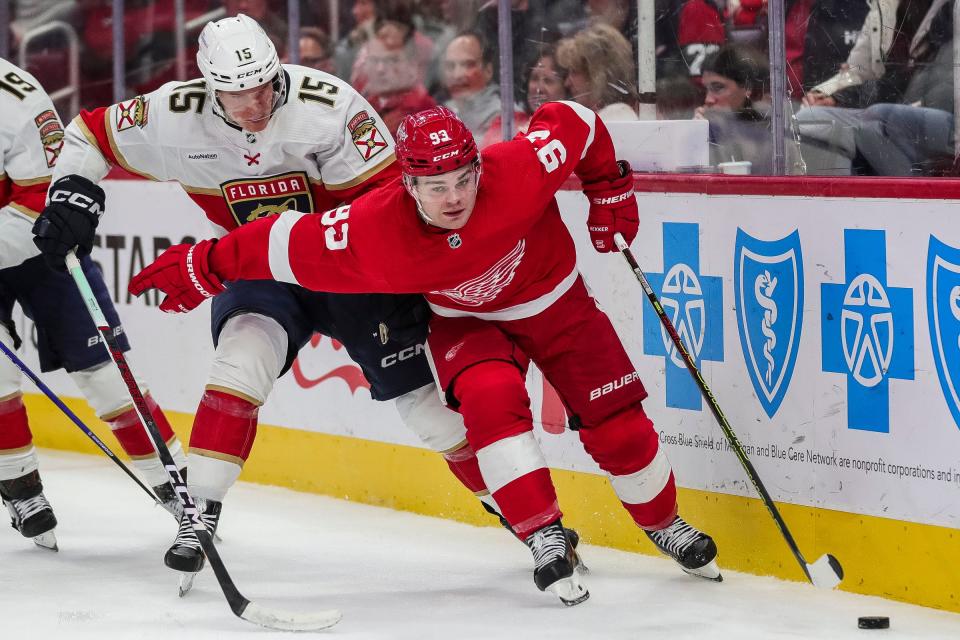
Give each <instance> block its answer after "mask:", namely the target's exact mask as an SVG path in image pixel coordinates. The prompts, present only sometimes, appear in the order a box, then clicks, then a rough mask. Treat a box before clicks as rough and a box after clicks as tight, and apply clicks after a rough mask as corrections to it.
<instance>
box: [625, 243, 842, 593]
mask: <svg viewBox="0 0 960 640" xmlns="http://www.w3.org/2000/svg"><path fill="white" fill-rule="evenodd" d="M613 240H614V242H616V244H617V248H618V249H619V250H620V253H621V254H623V257H624V259H625V260H626V261H627V264H628V265H629V266H630V270H631V271H633V275H634V276H636V278H637V281H638V282H639V283H640V286H641V287H642V288H643V291H644V293H645V294H646V296H647V300H649V301H650V304H651V305H652V306H653V310H654V311H655V312H656V313H657V317H658V318H659V319H660V324H662V325H663V327H664V329H666V331H667V334H668V335H669V336H670V339H671V340H672V341H673V344H674V346H675V347H676V349H677V352H678V353H679V354H680V356H681V357H682V359H683V361H684V363H685V364H686V366H687V370H688V371H689V372H690V375H691V376H693V379H694V382H696V383H697V386H698V387H700V393H701V394H702V395H703V397H704V399H705V400H706V401H707V405H708V406H709V407H710V411H711V412H712V413H713V417H714V418H716V420H717V424H719V425H720V430H721V431H723V435H724V436H726V438H727V441H728V442H729V443H730V447H731V448H732V449H733V452H734V453H735V454H736V456H737V459H738V460H739V461H740V465H741V466H742V467H743V470H744V471H745V472H746V474H747V478H748V479H749V480H750V482H751V483H752V484H753V487H754V488H755V489H756V490H757V493H758V494H759V495H760V500H761V501H762V502H763V504H764V506H765V507H766V508H767V511H768V512H769V513H770V517H772V518H773V521H774V523H776V525H777V528H778V529H779V530H780V534H781V535H782V536H783V539H784V541H785V542H786V543H787V546H788V547H790V551H791V552H792V553H793V557H794V558H796V560H797V563H798V564H799V565H800V568H801V569H802V570H803V573H804V575H806V576H807V579H808V580H809V581H810V582H811V583H812V584H813V586H815V587H821V588H824V589H833V588H834V587H836V586H837V585H838V584H840V581H841V580H843V567H841V566H840V562H839V561H838V560H837V559H836V558H835V557H834V556H832V555H830V554H826V555H824V556H821V557H820V558H818V559H817V561H816V562H814V563H813V564H810V563H809V562H807V560H806V558H805V557H804V556H803V553H802V552H801V551H800V547H799V546H798V545H797V541H796V540H795V539H794V537H793V534H792V533H790V528H789V527H788V526H787V523H786V522H785V521H784V519H783V516H781V515H780V510H779V509H777V505H776V504H775V503H774V502H773V498H772V497H770V493H769V492H768V491H767V488H766V487H765V486H764V484H763V481H761V480H760V475H759V474H758V473H757V470H756V469H755V468H754V467H753V463H752V462H750V458H749V456H747V453H746V451H745V450H744V448H743V445H742V444H740V439H739V438H737V434H736V433H734V431H733V427H731V426H730V423H729V422H728V421H727V417H726V416H725V415H724V413H723V411H722V410H721V409H720V403H719V402H717V398H716V396H714V395H713V392H712V391H711V390H710V387H708V386H707V383H706V381H705V380H704V379H703V376H702V375H701V374H700V370H699V369H698V368H697V365H696V363H695V362H694V361H693V357H692V356H691V355H690V352H689V351H687V349H686V347H684V346H683V341H682V340H681V339H680V335H679V334H678V333H677V329H676V327H674V326H673V322H671V320H670V318H669V317H668V316H667V314H666V312H665V311H664V310H663V306H662V305H661V304H660V301H659V300H658V299H657V294H656V293H654V291H653V287H651V286H650V282H649V281H648V280H647V276H646V274H644V273H643V269H641V268H640V264H639V263H638V262H637V259H636V258H635V257H634V256H633V252H632V251H630V245H628V244H627V241H626V240H625V239H624V237H623V235H622V234H620V233H615V234H613Z"/></svg>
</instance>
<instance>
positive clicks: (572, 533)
mask: <svg viewBox="0 0 960 640" xmlns="http://www.w3.org/2000/svg"><path fill="white" fill-rule="evenodd" d="M480 504H481V505H482V506H483V508H484V509H486V510H487V513H490V514H491V515H495V516H497V518H498V519H499V520H500V526H502V527H503V528H504V529H506V530H507V531H509V532H510V533H512V534H513V535H514V536H515V537H516V538H517V540H520V541H521V542H523V540H522V539H521V538H520V537H519V536H517V534H516V532H515V531H514V530H513V527H511V526H510V523H509V522H507V519H506V518H504V517H503V516H502V515H500V512H499V511H497V510H496V509H494V508H493V507H491V506H490V505H488V504H487V503H486V502H482V501H481V502H480ZM563 532H564V533H565V534H567V540H569V541H570V546H572V547H573V548H574V553H576V548H577V545H578V544H580V534H579V533H577V530H576V529H568V528H567V527H564V528H563ZM577 563H578V564H577V571H579V572H580V573H589V572H590V569H589V568H588V567H587V565H586V564H584V562H583V560H582V559H581V558H580V556H579V554H577Z"/></svg>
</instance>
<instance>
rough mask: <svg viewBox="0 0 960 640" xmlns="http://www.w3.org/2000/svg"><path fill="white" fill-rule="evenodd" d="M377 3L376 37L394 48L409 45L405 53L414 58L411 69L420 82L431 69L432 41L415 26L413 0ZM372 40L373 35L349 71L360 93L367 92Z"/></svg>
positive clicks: (381, 0) (390, 47) (393, 0)
mask: <svg viewBox="0 0 960 640" xmlns="http://www.w3.org/2000/svg"><path fill="white" fill-rule="evenodd" d="M375 7H376V17H375V18H374V20H373V36H374V38H379V39H380V41H381V43H382V44H383V43H385V44H386V45H387V47H388V48H389V49H390V50H391V51H394V50H396V49H399V48H405V49H407V51H406V52H405V55H406V58H407V59H408V60H410V61H411V62H412V66H411V69H412V70H414V71H415V72H416V74H417V82H418V83H423V82H424V81H425V79H426V76H427V72H428V69H429V68H430V66H431V65H432V64H433V55H434V51H433V41H431V40H430V38H428V37H426V36H425V35H423V34H422V33H419V32H418V31H417V30H416V27H415V26H414V22H413V5H412V3H411V1H410V0H377V1H376V4H375ZM372 41H373V39H371V40H368V41H367V43H366V44H364V46H363V47H361V49H360V52H359V53H358V54H357V59H356V60H355V61H354V64H353V71H352V73H351V75H350V84H352V85H353V87H354V88H355V89H356V90H357V91H360V92H361V93H363V92H364V90H365V86H366V83H367V78H366V76H365V75H364V73H365V69H366V63H365V58H366V56H367V55H368V53H367V45H368V44H369V43H370V42H372Z"/></svg>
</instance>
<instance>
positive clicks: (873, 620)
mask: <svg viewBox="0 0 960 640" xmlns="http://www.w3.org/2000/svg"><path fill="white" fill-rule="evenodd" d="M857 628H858V629H889V628H890V618H888V617H887V616H861V617H859V618H857Z"/></svg>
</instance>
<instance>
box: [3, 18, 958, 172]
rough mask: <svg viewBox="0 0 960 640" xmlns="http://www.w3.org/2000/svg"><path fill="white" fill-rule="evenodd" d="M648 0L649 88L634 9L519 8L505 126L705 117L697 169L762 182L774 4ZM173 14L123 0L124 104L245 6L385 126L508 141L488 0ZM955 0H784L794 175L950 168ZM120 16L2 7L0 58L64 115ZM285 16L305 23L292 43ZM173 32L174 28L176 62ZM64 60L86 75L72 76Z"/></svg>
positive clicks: (100, 81) (281, 44) (88, 97)
mask: <svg viewBox="0 0 960 640" xmlns="http://www.w3.org/2000/svg"><path fill="white" fill-rule="evenodd" d="M296 1H297V0H291V2H296ZM642 2H652V3H653V5H654V6H653V16H654V19H655V22H654V25H655V26H654V34H655V53H656V91H655V94H654V93H646V94H644V93H640V92H639V91H638V88H637V83H638V80H637V78H638V73H637V60H638V50H637V43H638V22H639V21H638V2H637V0H512V2H511V3H510V4H511V5H512V11H511V27H512V38H513V42H512V68H513V78H514V83H513V91H512V93H513V96H512V98H511V97H510V96H505V97H504V98H505V99H506V100H508V101H510V100H512V106H513V109H512V110H513V116H512V117H513V120H514V122H513V129H514V130H515V131H522V130H523V129H524V127H525V126H526V123H527V122H528V120H529V118H530V114H531V113H532V112H533V111H534V110H535V109H536V108H537V106H539V105H540V104H541V103H542V102H544V101H547V100H558V99H571V100H576V101H577V102H580V103H581V104H583V105H585V106H587V107H590V108H592V109H595V110H596V111H597V112H598V113H599V114H600V117H601V118H603V119H604V120H605V121H608V122H609V121H624V120H636V119H638V114H639V113H648V112H649V113H651V114H652V113H653V110H652V109H650V110H645V109H642V108H641V107H642V106H643V105H650V104H655V113H656V117H657V118H658V119H664V120H683V119H691V118H697V119H706V120H707V121H708V122H709V135H710V152H711V166H710V167H703V168H702V169H701V170H703V171H711V170H713V169H712V168H713V167H715V166H716V165H718V164H720V163H727V162H734V163H741V164H742V163H743V162H744V161H746V162H748V163H749V170H750V171H751V172H752V173H754V174H760V175H763V174H770V173H771V172H772V171H773V167H772V164H771V158H772V157H773V156H772V145H773V142H772V140H773V136H772V130H771V117H770V115H771V95H770V87H771V82H770V63H769V60H770V56H769V54H768V51H767V46H768V42H769V41H770V38H769V33H768V26H767V25H768V13H769V11H770V7H768V3H767V0H726V1H724V0H641V3H642ZM182 4H183V16H182V19H181V20H180V21H179V22H178V19H177V18H178V16H177V13H176V10H175V3H174V2H173V1H172V0H133V1H129V2H124V3H123V8H124V15H123V43H122V47H123V52H124V56H123V60H124V67H125V69H124V75H123V79H124V82H123V85H124V86H123V87H120V94H119V95H122V96H125V97H131V96H134V95H137V94H140V93H145V92H147V91H150V90H152V89H155V88H157V87H159V86H160V85H161V84H163V83H165V82H169V81H173V80H189V79H192V78H197V77H199V72H198V71H197V69H196V65H195V62H194V57H195V54H196V38H197V35H198V33H199V30H200V29H201V28H202V26H203V24H205V22H206V21H207V20H209V19H215V18H218V17H221V16H223V15H235V14H237V13H245V14H247V15H249V16H251V17H253V18H255V19H256V20H258V21H259V22H260V23H261V24H262V25H263V27H264V29H265V30H266V31H267V33H268V34H270V36H271V38H273V39H274V41H275V44H276V46H277V49H278V51H280V52H281V55H282V56H283V57H284V59H285V61H288V62H291V61H297V62H298V63H299V64H303V65H305V66H309V67H314V68H316V69H320V70H322V71H325V72H328V73H332V74H334V75H336V76H339V77H340V78H343V79H345V80H348V81H349V82H350V83H351V84H353V86H354V87H356V88H357V90H359V91H360V93H362V94H363V95H364V96H365V97H366V98H367V99H368V100H369V101H370V103H371V104H372V105H373V106H374V107H375V108H376V109H377V110H378V111H379V112H380V113H381V115H382V116H383V118H384V120H385V121H386V123H387V124H388V126H389V127H391V129H393V130H394V131H395V129H396V127H397V126H398V125H399V123H400V121H401V119H402V118H403V116H405V115H406V114H408V113H413V112H415V111H419V110H421V109H425V108H427V107H430V106H432V105H434V104H444V105H447V106H448V107H450V108H451V109H453V110H454V111H455V112H456V113H457V114H458V115H459V116H460V117H461V118H462V119H463V120H464V122H465V123H466V124H467V125H468V126H469V127H470V129H471V130H472V131H473V133H474V135H475V137H476V139H477V141H478V143H479V144H480V146H481V147H484V146H487V145H489V144H492V143H494V142H497V141H499V140H500V139H501V135H502V134H501V132H502V130H503V128H504V127H503V123H502V122H501V118H502V113H504V112H505V111H504V110H503V109H502V104H503V103H502V101H501V100H502V98H501V91H500V83H499V63H500V52H499V50H498V13H499V12H498V4H499V3H498V2H497V0H340V1H339V3H338V2H337V1H336V0H332V1H331V0H315V1H312V2H310V1H301V2H299V4H298V5H296V6H295V7H291V6H289V4H288V2H287V0H226V1H224V2H218V1H210V0H184V2H183V3H182ZM953 4H954V3H953V2H952V1H950V0H910V2H901V1H899V0H783V12H784V13H783V15H784V22H785V29H784V33H783V35H784V41H785V48H786V65H785V75H786V78H785V86H786V91H787V92H788V93H789V95H788V96H786V97H785V104H786V118H785V120H786V125H785V131H784V136H785V138H786V143H787V149H786V155H787V162H786V172H787V173H790V174H808V175H883V176H951V175H955V173H956V172H957V166H956V163H955V153H954V139H953V138H954V116H953V112H954V101H955V97H954V88H953V67H954V65H953V60H954V58H953V56H954V54H953V44H952V42H953V13H954V7H953ZM778 6H779V5H778ZM113 7H114V2H111V0H12V1H11V2H10V5H9V10H8V12H7V13H8V14H9V15H8V16H6V18H7V20H8V21H9V25H8V28H7V29H6V33H7V37H6V39H5V43H6V46H7V48H8V49H9V51H8V53H6V54H4V53H3V52H0V55H4V57H9V58H10V59H11V60H13V61H15V62H16V61H17V60H19V59H23V60H25V61H26V67H27V70H28V71H30V72H31V73H33V74H34V75H35V76H36V77H37V78H38V79H39V80H40V81H41V82H42V83H43V85H44V86H45V88H46V89H47V91H48V92H50V93H51V94H53V95H54V97H55V98H57V106H58V108H59V109H60V111H61V115H62V117H63V118H64V120H68V119H69V118H72V117H73V116H74V115H75V111H76V110H77V109H78V108H92V107H96V106H102V105H106V104H109V103H111V102H113V101H114V98H115V96H117V95H118V93H117V89H116V88H115V86H114V80H113V78H114V71H115V65H114V39H113V38H114V36H113ZM288 17H295V18H296V19H297V20H298V26H295V27H294V32H295V33H298V34H299V37H298V38H296V39H294V38H291V37H290V27H289V25H288ZM0 20H3V16H2V15H0ZM178 24H183V25H184V31H185V37H184V40H183V42H184V43H185V49H184V53H185V55H184V56H183V58H182V59H181V60H180V63H179V64H177V50H178V49H177V38H176V34H177V25H178ZM51 25H54V26H51ZM2 26H3V25H0V28H2ZM58 27H59V28H58ZM2 42H4V41H0V43H2ZM183 46H184V45H181V47H183ZM293 47H295V48H296V51H292V50H291V49H292V48H293ZM71 54H74V55H76V60H77V64H78V65H79V74H75V76H74V77H79V81H76V80H72V79H71V74H70V68H71ZM507 112H508V111H507Z"/></svg>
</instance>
